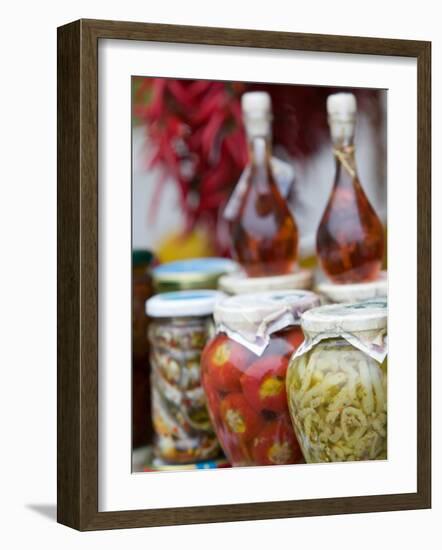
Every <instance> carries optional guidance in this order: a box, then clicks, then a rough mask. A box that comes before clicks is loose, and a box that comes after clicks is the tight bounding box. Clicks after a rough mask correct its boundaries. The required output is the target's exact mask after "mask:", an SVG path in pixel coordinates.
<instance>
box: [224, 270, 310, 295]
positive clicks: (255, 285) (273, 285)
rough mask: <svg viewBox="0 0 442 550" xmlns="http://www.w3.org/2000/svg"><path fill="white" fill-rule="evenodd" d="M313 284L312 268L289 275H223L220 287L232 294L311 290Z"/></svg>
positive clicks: (240, 273) (242, 273)
mask: <svg viewBox="0 0 442 550" xmlns="http://www.w3.org/2000/svg"><path fill="white" fill-rule="evenodd" d="M312 284H313V272H312V271H311V270H310V269H298V270H296V271H294V272H293V273H289V274H288V275H275V276H273V277H248V276H247V275H246V274H245V273H244V272H242V271H240V272H238V273H232V274H230V275H223V276H222V277H221V278H220V279H219V281H218V288H219V289H220V290H222V291H223V292H225V293H227V294H231V295H236V294H249V293H256V292H270V291H275V290H310V289H311V288H312Z"/></svg>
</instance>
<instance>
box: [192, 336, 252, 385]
mask: <svg viewBox="0 0 442 550" xmlns="http://www.w3.org/2000/svg"><path fill="white" fill-rule="evenodd" d="M252 357H253V355H252V353H251V352H250V351H249V350H247V349H246V348H245V347H243V346H241V344H238V343H237V342H235V341H233V340H230V339H229V338H228V337H227V336H225V335H224V334H220V335H218V336H216V337H215V338H214V339H213V340H211V341H210V342H209V343H208V345H207V346H206V347H205V349H204V351H203V355H202V365H203V370H204V371H205V372H206V375H207V378H208V379H209V380H210V383H211V384H213V386H215V387H216V388H217V389H218V390H220V391H223V392H232V391H239V390H240V389H241V383H240V380H239V379H240V376H241V374H242V373H243V372H244V370H245V369H246V368H247V364H248V363H249V362H250V360H251V358H252Z"/></svg>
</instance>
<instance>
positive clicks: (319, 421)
mask: <svg viewBox="0 0 442 550" xmlns="http://www.w3.org/2000/svg"><path fill="white" fill-rule="evenodd" d="M301 324H302V327H303V330H304V333H305V341H304V342H303V344H302V346H301V347H300V348H298V350H297V352H296V353H295V354H294V356H293V358H292V359H291V361H290V365H289V368H288V372H287V397H288V402H289V408H290V413H291V417H292V421H293V425H294V427H295V432H296V435H297V437H298V441H299V443H300V445H301V448H302V451H303V454H304V457H305V459H306V461H307V462H344V461H355V460H382V459H386V458H387V305H386V301H385V300H382V299H379V300H368V301H365V302H360V303H357V304H346V305H329V306H322V307H319V308H315V309H312V310H310V311H308V312H306V313H305V315H303V317H302V320H301Z"/></svg>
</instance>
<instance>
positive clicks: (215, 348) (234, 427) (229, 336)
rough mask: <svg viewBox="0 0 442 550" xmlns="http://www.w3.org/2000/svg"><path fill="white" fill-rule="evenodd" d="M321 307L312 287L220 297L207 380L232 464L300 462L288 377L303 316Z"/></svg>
mask: <svg viewBox="0 0 442 550" xmlns="http://www.w3.org/2000/svg"><path fill="white" fill-rule="evenodd" d="M318 304H319V299H318V298H317V296H316V295H315V294H314V293H312V292H308V291H287V292H285V291H280V292H262V293H257V294H246V295H243V296H233V297H230V298H226V299H224V300H222V301H220V302H219V303H218V304H217V306H216V307H215V311H214V316H215V322H216V327H217V334H216V335H215V337H214V338H212V340H210V342H208V344H207V345H206V347H205V349H204V352H203V355H202V358H201V369H202V381H203V387H204V389H205V392H206V396H207V403H208V407H209V412H210V416H211V418H212V422H213V424H214V426H215V430H216V433H217V435H218V439H219V441H220V444H221V446H222V448H223V450H224V452H225V454H226V456H227V458H228V459H229V460H230V462H231V463H232V465H233V466H262V465H276V464H294V463H298V462H303V457H302V453H301V451H300V448H299V445H298V442H297V440H296V437H295V435H294V432H293V428H292V425H291V421H290V416H289V411H288V407H287V396H286V388H285V376H286V371H287V367H288V363H289V359H290V356H291V355H292V354H293V352H294V351H295V350H296V349H297V347H298V346H299V345H300V344H301V342H302V341H303V334H302V331H301V329H300V326H299V318H300V315H301V313H302V312H303V311H305V310H306V309H308V308H309V307H314V306H317V305H318Z"/></svg>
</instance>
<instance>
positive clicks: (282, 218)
mask: <svg viewBox="0 0 442 550" xmlns="http://www.w3.org/2000/svg"><path fill="white" fill-rule="evenodd" d="M242 109H243V116H244V123H245V127H246V132H247V139H248V147H249V157H250V162H249V169H248V171H247V172H246V174H245V181H243V185H244V190H243V192H242V193H241V198H240V201H239V204H238V207H237V208H236V214H235V217H234V218H233V219H232V220H231V224H230V228H231V237H232V251H233V255H234V257H235V258H236V259H237V261H238V262H239V263H240V264H241V265H242V266H243V268H244V270H245V271H246V273H247V275H249V276H250V277H260V276H271V275H282V274H286V273H290V272H292V271H293V270H294V269H295V267H296V260H297V253H298V230H297V227H296V223H295V220H294V218H293V215H292V213H291V212H290V209H289V207H288V205H287V201H286V200H285V198H283V196H282V195H281V192H280V189H279V187H278V185H277V183H276V181H275V177H274V174H273V171H272V164H271V158H272V154H271V106H270V96H269V95H268V94H267V93H265V92H250V93H246V94H244V95H243V97H242Z"/></svg>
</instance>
